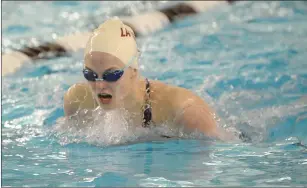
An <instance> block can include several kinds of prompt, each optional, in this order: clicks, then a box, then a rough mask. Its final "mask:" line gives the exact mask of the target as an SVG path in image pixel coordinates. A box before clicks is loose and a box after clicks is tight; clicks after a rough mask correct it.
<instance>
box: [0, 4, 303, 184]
mask: <svg viewBox="0 0 307 188" xmlns="http://www.w3.org/2000/svg"><path fill="white" fill-rule="evenodd" d="M127 3H128V2H127ZM127 3H117V2H4V3H3V25H2V32H3V46H2V50H3V51H5V52H6V51H10V49H12V48H20V47H21V46H22V45H24V44H27V43H29V42H30V43H31V44H35V43H37V42H39V41H48V40H52V38H56V37H57V36H59V35H62V34H69V33H74V32H82V31H86V30H88V29H90V28H92V27H93V25H94V22H98V23H99V22H102V21H103V20H104V19H103V18H104V16H110V15H114V14H118V13H123V14H125V15H128V14H130V15H131V14H137V13H141V12H142V11H146V10H151V9H154V8H156V7H158V6H161V5H162V6H163V4H164V2H157V3H150V2H147V3H142V2H133V3H132V4H131V5H128V4H127ZM36 15H42V16H36ZM306 15H307V4H306V3H305V2H279V1H272V2H240V3H236V4H234V5H233V6H219V7H218V8H217V9H214V10H211V11H209V12H206V13H202V14H199V15H196V16H192V17H188V18H186V19H184V20H181V21H178V22H176V23H175V24H172V25H170V26H168V27H167V28H165V29H164V30H162V31H159V32H157V33H156V34H152V35H150V36H146V37H143V38H138V43H139V45H140V49H141V51H142V56H141V63H140V64H141V71H142V74H143V75H145V76H146V77H148V78H150V79H159V80H161V81H163V82H165V83H169V84H174V85H178V86H182V87H185V88H188V89H190V90H192V91H194V92H195V93H197V94H199V95H200V96H202V97H203V98H204V99H205V100H206V101H207V102H208V103H209V104H210V105H211V106H213V107H214V109H215V110H216V111H217V112H218V114H219V117H220V119H221V125H222V126H224V127H226V128H230V129H231V128H236V129H240V130H243V131H245V132H247V133H248V135H249V136H250V137H251V138H252V142H248V143H224V142H218V141H214V140H208V139H199V138H198V137H196V136H195V138H193V137H189V138H188V139H187V138H185V139H172V140H156V141H142V142H133V143H129V142H126V141H127V135H124V134H123V133H122V132H121V133H118V134H117V135H116V132H115V133H114V132H112V131H111V132H108V131H107V129H106V128H105V129H100V131H101V132H98V133H96V134H92V133H93V132H91V131H89V130H87V131H88V132H86V133H85V134H88V135H84V134H83V135H81V136H83V138H79V137H78V136H80V135H66V134H65V133H63V132H61V134H59V133H55V132H54V131H53V130H54V127H57V126H58V125H60V124H63V122H61V121H60V120H59V118H60V117H62V116H63V94H64V92H65V91H66V90H67V89H68V88H69V86H70V85H72V84H74V83H76V82H84V79H83V77H82V75H81V72H80V70H81V68H82V63H83V62H82V57H83V54H82V51H80V52H77V53H74V54H72V55H71V56H69V57H62V58H58V59H50V60H39V61H37V62H36V63H35V64H30V63H27V64H25V65H24V66H23V67H22V68H21V69H20V70H18V71H17V72H16V73H14V74H11V75H8V76H5V77H2V122H1V128H2V185H3V186H69V187H73V186H304V185H306V183H307V179H306V174H307V170H306V169H307V150H306V148H304V147H301V146H299V145H298V144H297V143H298V142H299V141H302V142H303V143H307V139H306V137H307V126H306V124H307V105H306V104H307V97H306V94H307V69H306V66H307V62H306V61H305V60H306V58H307V54H306V51H307V45H306V44H307V25H306ZM21 18H22V20H21ZM54 20H56V21H54ZM110 122H111V125H112V127H119V128H120V126H121V125H118V124H120V123H118V122H116V121H113V120H110ZM110 122H109V124H110ZM105 125H106V124H105ZM96 132H97V131H96ZM99 135H101V138H97V137H98V136H99ZM110 135H111V136H113V137H112V138H110V137H111V136H110ZM84 136H85V138H84ZM114 139H115V140H114ZM114 143H115V144H114Z"/></svg>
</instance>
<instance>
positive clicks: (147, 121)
mask: <svg viewBox="0 0 307 188" xmlns="http://www.w3.org/2000/svg"><path fill="white" fill-rule="evenodd" d="M145 80H146V94H147V97H146V98H145V105H144V116H143V127H148V126H149V124H150V121H151V118H152V113H151V105H150V101H149V99H150V83H149V81H148V79H147V78H146V79H145Z"/></svg>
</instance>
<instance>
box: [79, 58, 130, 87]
mask: <svg viewBox="0 0 307 188" xmlns="http://www.w3.org/2000/svg"><path fill="white" fill-rule="evenodd" d="M134 57H135V56H133V57H132V58H131V60H130V61H129V63H128V64H127V65H126V66H125V67H124V68H123V69H119V70H106V71H105V72H104V73H103V74H102V78H98V74H97V73H95V72H94V71H93V70H91V69H89V68H87V67H84V68H83V75H84V78H85V79H86V80H88V81H91V82H95V81H103V80H104V81H107V82H116V81H117V80H119V79H120V78H121V77H122V76H123V74H124V72H125V69H126V68H127V67H129V65H130V64H131V63H132V62H133V61H132V60H133V59H134Z"/></svg>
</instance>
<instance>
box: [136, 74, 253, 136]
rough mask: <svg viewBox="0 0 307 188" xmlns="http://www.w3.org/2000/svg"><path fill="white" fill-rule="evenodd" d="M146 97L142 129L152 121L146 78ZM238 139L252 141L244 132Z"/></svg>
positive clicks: (148, 87)
mask: <svg viewBox="0 0 307 188" xmlns="http://www.w3.org/2000/svg"><path fill="white" fill-rule="evenodd" d="M145 81H146V97H145V105H144V106H143V111H144V114H143V124H142V126H143V127H145V128H146V127H149V124H150V122H151V119H152V108H151V104H150V83H149V80H148V79H147V78H146V79H145ZM161 137H163V138H171V137H170V136H166V135H161ZM239 138H240V139H241V140H242V141H243V142H251V141H252V139H251V138H250V137H249V136H248V135H247V134H246V133H245V132H241V133H240V134H239Z"/></svg>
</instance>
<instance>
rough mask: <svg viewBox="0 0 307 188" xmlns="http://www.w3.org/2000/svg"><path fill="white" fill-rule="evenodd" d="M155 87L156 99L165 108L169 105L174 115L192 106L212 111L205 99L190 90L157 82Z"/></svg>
mask: <svg viewBox="0 0 307 188" xmlns="http://www.w3.org/2000/svg"><path fill="white" fill-rule="evenodd" d="M153 85H154V91H155V92H154V94H155V95H156V97H155V98H159V99H160V101H161V102H162V105H163V106H165V105H168V111H169V112H171V111H172V112H173V115H175V114H177V113H178V110H182V109H184V108H186V107H188V106H190V105H197V106H203V107H205V108H206V109H208V110H210V111H212V109H211V108H210V107H209V105H208V104H207V103H206V101H205V100H204V99H202V98H201V97H200V96H198V95H197V94H196V93H194V92H193V91H191V90H189V89H186V88H183V87H179V86H175V85H170V84H166V83H163V82H161V81H156V80H155V81H153Z"/></svg>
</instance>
